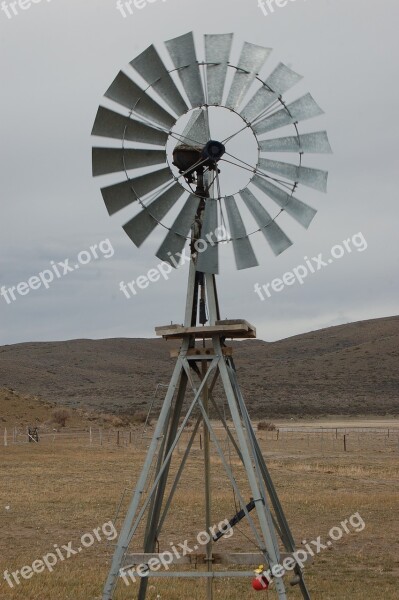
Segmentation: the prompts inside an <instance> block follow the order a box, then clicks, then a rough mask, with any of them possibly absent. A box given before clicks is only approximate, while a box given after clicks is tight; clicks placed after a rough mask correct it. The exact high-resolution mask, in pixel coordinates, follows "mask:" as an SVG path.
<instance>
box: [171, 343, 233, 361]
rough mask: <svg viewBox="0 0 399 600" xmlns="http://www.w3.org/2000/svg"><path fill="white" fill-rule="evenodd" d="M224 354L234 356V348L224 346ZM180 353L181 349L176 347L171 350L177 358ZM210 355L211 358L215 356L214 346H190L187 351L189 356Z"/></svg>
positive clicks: (172, 356) (173, 356) (172, 355)
mask: <svg viewBox="0 0 399 600" xmlns="http://www.w3.org/2000/svg"><path fill="white" fill-rule="evenodd" d="M222 351H223V355H224V356H233V348H231V347H230V346H227V347H226V348H222ZM179 354H180V350H178V349H177V348H174V349H173V350H171V351H170V357H171V358H177V357H178V356H179ZM204 355H206V356H209V360H212V358H213V357H214V356H215V353H214V351H213V348H190V349H189V350H188V352H187V356H204Z"/></svg>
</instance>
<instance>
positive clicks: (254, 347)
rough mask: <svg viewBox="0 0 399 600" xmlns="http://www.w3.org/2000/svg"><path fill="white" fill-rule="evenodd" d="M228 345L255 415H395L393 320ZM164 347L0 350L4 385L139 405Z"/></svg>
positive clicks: (396, 332) (110, 344) (167, 367)
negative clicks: (272, 340) (279, 338)
mask: <svg viewBox="0 0 399 600" xmlns="http://www.w3.org/2000/svg"><path fill="white" fill-rule="evenodd" d="M228 343H229V345H230V344H231V345H232V346H233V347H234V355H235V360H236V365H237V368H238V374H239V381H240V384H241V386H242V389H243V392H244V396H245V398H246V401H247V404H248V407H249V409H250V411H251V414H252V415H253V416H259V417H271V418H275V417H279V416H281V417H285V416H311V415H314V416H321V415H386V414H389V415H399V369H398V367H399V317H387V318H383V319H374V320H369V321H360V322H357V323H350V324H348V325H340V326H337V327H330V328H328V329H321V330H319V331H312V332H310V333H305V334H302V335H297V336H295V337H291V338H287V339H284V340H280V341H278V342H263V341H260V340H245V341H242V342H234V343H230V342H228ZM169 348H170V344H167V343H166V342H164V341H163V340H160V339H106V340H72V341H66V342H38V343H25V344H16V345H9V346H0V387H3V388H11V389H14V390H17V391H18V392H20V393H26V394H31V395H35V396H39V397H41V398H42V399H44V400H46V401H49V402H57V403H62V404H67V405H69V406H73V407H78V406H87V407H89V408H91V409H98V410H102V411H103V410H106V411H113V412H116V413H125V412H130V411H132V410H137V409H144V408H145V407H146V405H147V404H148V402H149V400H150V399H151V398H152V397H153V395H154V391H155V388H156V385H157V384H158V383H163V384H166V383H168V382H169V378H170V375H171V372H172V368H173V360H172V359H170V358H169ZM160 401H161V399H160V398H159V402H160Z"/></svg>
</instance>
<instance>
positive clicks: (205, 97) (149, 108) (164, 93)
mask: <svg viewBox="0 0 399 600" xmlns="http://www.w3.org/2000/svg"><path fill="white" fill-rule="evenodd" d="M232 46H233V34H208V35H205V37H204V57H202V56H198V55H197V51H196V46H195V40H194V36H193V34H192V32H189V33H186V34H184V35H181V36H179V37H176V38H174V39H171V40H168V41H166V42H165V51H164V52H163V53H162V52H160V51H158V50H157V49H156V48H155V46H154V45H150V46H149V47H148V48H147V49H146V50H144V51H143V52H141V54H139V55H138V56H137V57H136V58H134V59H133V60H132V61H131V62H130V66H129V68H130V73H129V75H127V74H126V73H124V72H122V71H120V72H119V73H118V75H117V76H116V78H115V80H114V81H113V82H112V84H111V86H110V87H109V88H108V90H107V91H106V92H105V97H106V99H108V100H112V101H113V102H114V103H116V104H117V105H119V108H118V109H117V110H119V112H116V110H114V109H113V108H109V107H107V106H100V107H99V109H98V112H97V116H96V119H95V122H94V126H93V130H92V134H93V135H94V136H98V137H101V138H103V139H108V140H109V141H114V143H115V141H116V142H117V143H118V142H119V144H120V145H119V147H117V148H114V147H100V146H95V147H94V148H93V175H94V176H96V177H97V176H107V175H110V174H118V173H119V174H120V177H121V180H120V181H119V182H117V183H112V184H111V185H109V184H108V183H107V184H106V185H104V186H103V187H102V189H101V193H102V196H103V199H104V202H105V205H106V208H107V210H108V213H109V214H110V215H113V214H114V213H117V212H118V211H120V210H122V209H125V208H127V207H132V208H131V210H132V211H133V210H135V211H136V214H133V215H131V218H130V219H129V220H128V222H127V223H125V225H124V226H123V229H124V231H125V232H126V234H127V235H128V236H129V237H130V239H131V240H132V241H133V243H134V244H136V245H137V246H141V245H142V244H143V243H144V241H145V240H146V239H148V238H149V237H150V236H151V235H152V234H153V233H154V231H155V230H156V228H157V227H159V231H165V236H164V240H163V242H162V244H161V246H160V248H159V249H158V250H157V251H156V256H157V257H158V258H160V259H161V260H164V261H167V262H169V263H170V264H171V265H172V266H176V261H175V260H174V259H173V258H174V256H176V255H179V254H180V253H181V252H182V251H183V249H184V247H185V245H186V243H187V242H188V240H189V239H191V240H192V244H193V242H194V241H196V240H197V243H198V244H199V241H198V240H200V239H201V240H208V244H207V245H206V247H205V248H204V249H202V250H198V251H195V252H194V255H193V256H194V259H195V261H196V268H197V270H198V271H199V272H203V273H210V274H215V273H218V271H219V242H220V240H218V239H217V236H214V232H215V230H216V229H217V227H218V225H219V224H221V223H224V222H226V224H228V227H229V233H228V237H227V239H225V240H224V241H226V242H231V244H232V246H233V251H234V256H235V262H236V266H237V269H239V270H241V269H247V268H251V267H254V266H257V265H258V264H259V263H258V260H259V259H260V256H258V258H257V257H256V256H255V253H254V250H253V248H252V244H251V239H250V236H252V234H254V233H256V231H259V232H261V233H262V234H263V236H264V238H265V239H266V241H267V244H268V245H269V247H270V249H271V251H272V252H273V254H274V255H276V256H277V255H279V254H281V253H282V252H284V251H285V250H286V249H287V248H289V247H290V246H291V245H292V241H291V239H290V238H289V237H288V236H287V235H286V234H285V233H284V231H283V230H282V228H281V226H280V225H279V223H278V217H279V215H280V213H281V212H282V211H284V212H286V213H287V214H288V215H289V216H290V217H291V218H292V219H293V220H294V221H295V222H297V223H298V224H299V225H301V226H303V227H306V228H307V227H309V225H310V223H311V221H312V220H313V218H314V217H315V215H316V209H315V208H313V207H310V206H308V205H307V204H306V203H305V202H303V201H302V200H299V199H298V198H297V197H296V191H297V188H298V187H301V186H305V188H306V187H310V188H313V189H315V190H318V191H321V192H326V191H327V175H328V174H327V172H326V171H324V170H322V169H315V168H312V167H309V166H307V165H305V164H304V159H303V157H304V156H306V155H307V154H329V153H331V147H330V144H329V141H328V137H327V133H326V132H325V131H316V132H314V133H305V134H301V133H300V131H299V127H300V123H301V122H302V121H304V120H307V119H311V118H314V117H317V116H319V115H321V114H323V111H322V109H321V108H320V107H319V106H318V104H317V103H316V102H315V100H314V99H313V97H312V96H311V95H310V94H305V95H303V96H301V97H300V98H299V99H297V100H294V101H292V102H289V103H287V102H285V101H284V98H283V95H284V94H285V93H286V92H287V91H288V90H290V89H291V88H293V87H294V86H295V85H296V84H297V83H298V82H299V81H300V80H301V79H302V76H301V75H299V74H298V73H296V72H295V71H293V70H292V69H290V68H289V67H287V66H286V65H284V64H283V63H279V64H278V65H277V67H276V68H274V70H273V71H272V72H271V73H270V74H269V75H267V76H266V78H264V79H263V78H261V77H260V71H261V70H262V69H263V67H264V65H265V63H266V62H267V59H268V57H269V55H270V53H271V49H270V48H268V47H262V46H257V45H254V44H250V43H248V42H245V43H244V45H243V48H242V50H241V54H240V58H239V62H238V64H237V65H232V64H231V63H230V56H231V50H232ZM163 56H165V57H166V58H168V60H169V61H171V63H172V64H173V67H174V68H173V69H171V70H169V69H168V67H167V65H166V63H165V61H164V59H163ZM229 70H230V71H231V72H232V77H231V78H229V77H228V73H229ZM135 76H138V77H139V78H141V80H144V81H145V82H146V84H147V87H144V86H143V85H142V84H141V83H140V79H139V80H138V82H137V81H136V80H135ZM230 80H231V84H230V85H229V86H227V85H226V84H227V82H228V81H230ZM224 95H225V96H226V101H225V104H223V98H224ZM246 98H247V100H246ZM245 100H246V102H245ZM242 106H243V108H242ZM126 109H128V110H129V114H128V115H127V114H125V113H126ZM211 109H213V110H216V111H220V115H219V113H218V114H217V115H216V117H214V119H213V122H212V119H211V118H210V110H211ZM226 109H228V111H229V113H231V112H233V113H235V114H236V115H237V116H238V117H239V118H240V119H241V120H242V124H243V127H242V130H248V129H249V130H250V131H251V132H252V133H253V136H254V139H255V140H256V144H257V151H258V160H257V163H256V164H252V165H251V164H248V159H247V157H246V156H245V155H243V156H240V157H237V156H233V155H232V154H231V153H230V151H229V150H230V148H229V144H230V140H231V139H234V138H235V137H237V136H238V135H240V133H241V130H240V131H237V132H231V133H232V134H231V135H230V136H227V137H226V138H225V139H223V140H222V139H218V138H217V136H215V137H213V136H214V133H213V130H214V123H215V119H217V120H220V122H222V121H223V119H224V114H225V113H223V111H226ZM183 119H184V121H183ZM183 123H184V125H183ZM287 127H291V128H292V132H291V135H288V134H287V132H286V131H284V135H283V136H282V137H276V134H274V137H268V135H269V132H275V131H276V130H278V129H280V128H285V129H286V128H287ZM276 153H290V154H292V155H296V156H297V159H296V160H295V158H294V159H293V158H291V159H290V160H288V161H287V162H285V161H280V160H276V158H275V154H276ZM271 155H273V156H271ZM229 162H230V163H231V164H233V165H234V168H236V169H237V171H240V170H246V172H247V173H248V171H249V172H251V173H252V174H251V180H250V183H249V184H248V185H249V187H248V185H247V187H246V188H244V189H237V190H236V192H235V193H228V194H224V193H223V176H224V170H225V169H224V167H225V165H226V164H227V163H229ZM142 169H145V170H146V171H145V172H143V171H142ZM221 182H222V183H221ZM266 197H267V198H268V202H269V201H270V200H271V201H272V203H273V204H274V205H275V207H276V209H275V212H273V214H272V212H271V211H270V208H269V209H268V210H267V209H266V207H265V206H264V204H265V201H266ZM269 203H270V202H269ZM134 207H136V208H134ZM170 213H174V216H173V219H171V218H170V216H169V214H170ZM249 215H251V216H252V219H253V220H254V221H255V223H256V225H257V227H258V229H257V230H256V231H250V227H249V225H248V224H247V223H246V219H247V218H248V217H249ZM171 221H172V222H171ZM212 236H213V237H212ZM210 239H213V243H209V240H210ZM202 245H204V244H202Z"/></svg>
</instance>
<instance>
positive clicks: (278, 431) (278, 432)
mask: <svg viewBox="0 0 399 600" xmlns="http://www.w3.org/2000/svg"><path fill="white" fill-rule="evenodd" d="M279 437H280V429H277V437H276V440H277V441H278V438H279Z"/></svg>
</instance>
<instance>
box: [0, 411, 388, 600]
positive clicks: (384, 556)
mask: <svg viewBox="0 0 399 600" xmlns="http://www.w3.org/2000/svg"><path fill="white" fill-rule="evenodd" d="M289 424H290V425H292V422H290V423H289ZM312 424H313V426H314V425H315V422H314V421H312ZM373 424H374V425H381V423H378V422H377V423H372V422H371V421H368V422H367V425H369V426H370V425H373ZM387 424H388V425H389V426H390V428H391V431H390V437H389V438H388V437H387V435H386V434H385V433H383V432H381V433H380V434H378V433H374V434H370V433H366V432H363V433H354V432H353V431H351V433H349V435H348V452H346V453H344V452H343V445H342V434H341V433H340V434H339V435H338V438H336V434H334V432H333V431H332V432H331V433H330V434H329V433H326V432H325V433H323V434H321V433H313V434H311V435H310V434H308V433H302V432H290V433H288V432H286V433H284V432H283V433H280V436H279V439H278V440H277V439H276V438H277V435H276V433H275V432H264V431H262V432H260V433H259V437H260V440H261V444H262V448H263V450H264V454H265V457H266V458H267V460H268V464H269V467H270V471H271V473H272V476H273V479H274V482H275V485H276V487H277V489H278V492H279V494H280V498H281V500H282V503H283V506H284V507H285V510H286V514H287V517H288V520H289V522H290V525H291V528H292V530H293V533H294V536H295V538H296V540H297V542H298V545H299V546H300V542H301V540H303V539H304V538H306V540H308V541H309V540H315V539H316V538H317V537H318V536H321V538H322V540H323V539H324V540H325V539H326V537H327V534H328V532H329V530H330V528H331V527H333V526H338V525H339V524H340V523H341V521H343V520H344V519H346V518H348V517H349V516H350V515H352V514H354V513H356V512H359V513H360V515H361V517H362V518H363V520H364V521H365V523H366V527H365V528H364V530H363V531H360V532H359V533H356V532H354V531H351V533H349V534H344V535H343V537H342V539H341V540H339V541H337V542H334V544H333V546H332V547H331V549H329V550H324V551H322V552H321V553H320V554H319V555H318V556H316V557H315V558H314V559H313V562H312V564H311V565H309V566H308V567H306V571H305V572H306V579H307V582H308V585H309V588H310V591H311V594H312V598H313V599H314V600H318V599H322V600H338V599H340V600H342V599H345V600H346V599H351V600H364V599H366V598H370V599H373V600H387V599H388V600H393V599H395V598H399V591H398V576H399V542H398V533H399V528H398V518H397V517H398V509H399V494H398V492H399V487H398V486H399V477H398V466H399V460H398V459H399V444H398V438H399V428H398V422H397V421H394V420H392V421H386V422H384V424H383V425H384V426H386V425H387ZM301 425H303V423H302V422H301ZM329 425H330V426H339V425H341V423H329ZM345 425H348V424H345ZM349 425H351V426H352V427H353V426H354V425H356V423H355V422H354V421H351V423H350V424H349ZM361 425H362V426H363V425H364V423H362V424H361ZM184 435H185V436H187V435H188V434H187V433H185V434H184ZM94 441H95V440H94ZM94 441H93V444H92V445H90V442H89V438H88V436H87V435H86V436H85V437H80V438H78V437H76V438H74V437H68V436H65V437H62V436H59V437H56V438H54V437H51V436H49V437H47V438H43V439H42V441H41V442H40V443H39V444H33V443H32V444H26V443H25V444H12V443H11V444H9V445H8V446H7V447H3V446H1V448H0V455H1V460H0V465H1V466H0V525H1V537H0V557H1V559H0V565H1V566H0V570H1V576H2V574H3V572H4V571H5V570H6V569H7V570H8V571H9V572H11V571H15V570H16V569H18V570H20V569H21V568H22V567H23V566H25V565H27V566H29V565H30V566H31V565H32V563H33V562H34V561H35V560H38V559H41V558H42V557H43V556H44V555H46V554H47V553H50V552H54V551H55V548H54V545H57V546H58V547H59V548H62V546H63V545H65V546H66V545H68V543H69V542H72V547H73V548H75V549H76V548H77V547H78V546H79V542H80V540H81V536H82V535H83V534H85V533H89V532H92V531H93V529H95V528H98V527H101V526H102V525H103V524H105V523H106V522H108V521H110V520H111V519H114V517H115V514H116V509H117V506H118V504H119V503H120V501H121V498H122V494H123V492H124V491H125V490H130V489H132V487H133V486H134V482H135V480H136V477H137V474H138V472H139V470H140V467H141V465H142V462H143V458H144V454H145V449H146V445H147V444H148V439H146V438H142V437H141V434H140V432H139V431H138V430H136V432H135V433H134V435H133V439H132V444H129V439H128V437H126V436H125V437H124V438H122V439H121V443H120V445H119V446H117V445H116V443H115V437H112V436H111V437H110V440H109V441H108V438H107V437H106V436H105V437H104V440H103V445H102V446H100V445H98V444H97V443H94ZM221 442H222V443H223V444H224V445H225V446H224V447H225V449H226V451H227V450H228V448H227V447H226V444H227V442H226V440H225V438H224V437H223V438H222V437H221ZM199 443H200V442H199V439H197V440H196V441H195V443H194V447H193V453H192V457H191V458H190V460H189V464H188V467H187V470H186V472H185V475H184V478H183V480H182V485H181V487H180V488H179V490H178V492H177V494H176V498H175V504H174V510H173V511H172V512H171V514H170V520H169V521H168V524H167V526H166V528H165V536H164V537H163V538H162V540H161V542H162V543H163V544H164V546H163V548H162V549H165V548H167V547H168V542H171V541H173V542H174V543H178V542H183V541H184V540H185V539H188V540H189V541H192V540H193V539H195V536H196V534H197V533H198V532H199V531H201V530H202V529H203V520H202V508H201V507H202V501H203V483H202V482H203V473H202V452H201V450H200V447H199ZM183 447H184V440H183V441H182V443H181V445H180V452H182V449H183ZM231 464H232V466H233V468H234V469H235V472H236V476H237V480H238V481H239V482H241V483H242V484H243V490H244V495H245V496H246V497H247V495H248V494H249V492H248V490H246V488H245V484H244V483H243V480H242V477H241V475H240V473H239V471H238V461H237V460H235V459H234V458H232V462H231ZM212 485H213V488H214V491H215V498H214V504H213V514H214V516H215V523H218V522H219V521H221V520H222V519H224V518H225V517H231V516H232V515H234V513H235V508H234V498H233V494H232V490H231V488H230V487H229V486H228V485H227V482H226V480H225V478H224V477H223V475H222V467H221V465H220V462H219V459H218V458H217V456H216V454H213V458H212ZM127 500H128V494H125V496H124V499H123V501H122V508H121V511H120V514H122V513H123V512H124V509H125V507H126V503H127ZM115 525H116V527H118V526H119V525H120V518H116V519H115ZM99 533H100V536H101V538H102V541H101V542H100V541H96V542H95V543H94V544H93V545H92V546H91V547H88V548H84V549H83V550H82V552H81V553H78V554H76V555H74V556H71V557H70V558H68V559H66V560H64V561H61V560H60V561H59V562H58V564H57V565H56V566H55V567H54V571H53V572H52V573H49V572H48V571H46V572H45V573H41V574H34V575H33V577H32V578H30V579H29V580H24V579H23V580H22V581H21V584H20V585H19V586H17V585H15V586H14V588H13V589H11V588H10V586H9V585H8V584H7V583H6V582H5V581H4V580H2V579H1V580H0V598H1V600H22V599H23V600H38V599H41V600H42V599H43V600H95V599H98V598H100V597H101V590H102V585H103V582H104V579H105V577H106V574H107V570H108V567H109V560H110V555H111V552H112V541H111V542H107V541H106V540H105V535H104V534H103V533H102V532H101V531H100V532H99ZM108 533H109V530H108ZM244 534H245V528H244V526H242V527H239V528H238V529H237V531H235V532H234V535H233V536H232V537H231V538H230V539H229V540H223V541H220V542H218V544H220V548H219V547H218V551H219V550H223V548H224V549H232V550H234V551H240V550H241V551H249V552H251V551H252V552H253V551H254V548H253V546H251V543H250V542H249V541H248V540H247V539H246V537H245V535H244ZM63 553H64V555H65V554H66V551H65V550H64V551H63ZM255 566H256V565H255ZM150 584H151V585H150V588H149V592H148V598H149V599H150V600H183V599H190V600H196V599H198V600H199V599H200V598H205V593H204V586H205V584H204V583H202V582H199V583H198V582H197V581H195V580H183V581H181V580H175V579H174V580H170V579H169V580H164V579H162V580H161V579H155V578H154V579H152V580H151V581H150ZM214 590H215V599H216V600H217V599H219V600H227V599H229V600H239V599H240V600H241V599H242V598H243V597H245V598H246V599H248V600H249V599H251V598H255V597H259V598H261V597H263V598H265V599H266V598H268V599H269V600H271V599H272V598H275V597H276V594H275V592H274V591H273V590H271V591H268V592H266V591H262V592H255V591H254V590H252V587H251V580H250V579H235V580H217V581H216V583H215V585H214ZM136 592H137V585H136V586H135V585H133V584H132V585H131V586H130V587H126V586H125V585H123V582H121V584H120V585H119V587H118V592H117V594H116V596H115V598H116V600H128V599H129V600H131V599H133V598H136V597H137V596H136ZM289 598H293V599H294V598H300V594H299V591H298V589H297V588H289Z"/></svg>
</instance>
